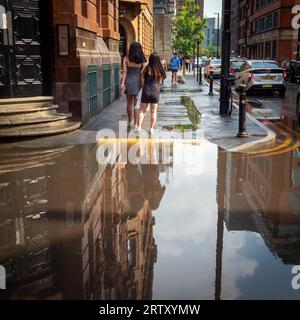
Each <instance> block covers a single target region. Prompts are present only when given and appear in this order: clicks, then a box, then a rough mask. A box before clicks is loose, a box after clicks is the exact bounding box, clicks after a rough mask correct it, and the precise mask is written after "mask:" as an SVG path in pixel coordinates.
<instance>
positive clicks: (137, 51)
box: [128, 42, 147, 64]
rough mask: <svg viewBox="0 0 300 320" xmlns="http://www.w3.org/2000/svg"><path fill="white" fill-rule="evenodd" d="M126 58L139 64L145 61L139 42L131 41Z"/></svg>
mask: <svg viewBox="0 0 300 320" xmlns="http://www.w3.org/2000/svg"><path fill="white" fill-rule="evenodd" d="M128 59H129V61H130V62H133V63H135V64H141V63H144V62H146V61H147V60H146V58H145V55H144V52H143V48H142V46H141V44H140V43H139V42H132V44H131V45H130V48H129V54H128Z"/></svg>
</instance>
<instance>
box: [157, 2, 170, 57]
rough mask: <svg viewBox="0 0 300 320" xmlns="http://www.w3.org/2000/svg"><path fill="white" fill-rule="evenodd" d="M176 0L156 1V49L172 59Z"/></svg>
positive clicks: (160, 53)
mask: <svg viewBox="0 0 300 320" xmlns="http://www.w3.org/2000/svg"><path fill="white" fill-rule="evenodd" d="M174 14H175V2H174V0H165V1H161V0H158V1H154V50H155V51H156V52H157V53H158V54H159V55H160V56H164V58H165V59H166V61H170V59H171V56H172V19H173V18H174Z"/></svg>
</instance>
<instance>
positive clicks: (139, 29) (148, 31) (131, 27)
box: [119, 0, 153, 57]
mask: <svg viewBox="0 0 300 320" xmlns="http://www.w3.org/2000/svg"><path fill="white" fill-rule="evenodd" d="M119 11H120V21H119V22H120V36H121V42H120V52H121V55H122V56H124V55H126V52H127V51H128V49H129V46H130V44H131V42H133V41H138V42H140V43H141V44H142V47H143V50H144V52H145V55H146V56H147V57H149V55H150V54H151V53H152V51H153V0H141V1H133V0H120V8H119Z"/></svg>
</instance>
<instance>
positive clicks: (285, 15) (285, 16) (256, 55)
mask: <svg viewBox="0 0 300 320" xmlns="http://www.w3.org/2000/svg"><path fill="white" fill-rule="evenodd" d="M296 4H299V0H242V1H240V3H239V21H240V24H239V30H238V33H239V36H238V38H239V44H238V45H239V55H240V56H246V57H248V58H252V59H274V60H277V61H278V62H281V61H282V60H285V59H296V55H297V42H298V41H297V40H298V31H297V30H294V29H293V28H292V19H293V16H294V15H293V14H292V8H293V7H294V6H295V5H296Z"/></svg>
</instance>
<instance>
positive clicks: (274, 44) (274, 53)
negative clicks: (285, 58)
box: [272, 41, 277, 60]
mask: <svg viewBox="0 0 300 320" xmlns="http://www.w3.org/2000/svg"><path fill="white" fill-rule="evenodd" d="M272 59H273V60H277V41H273V48H272Z"/></svg>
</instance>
